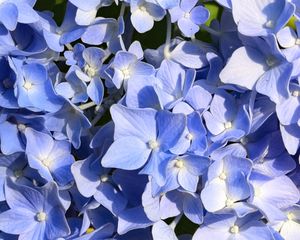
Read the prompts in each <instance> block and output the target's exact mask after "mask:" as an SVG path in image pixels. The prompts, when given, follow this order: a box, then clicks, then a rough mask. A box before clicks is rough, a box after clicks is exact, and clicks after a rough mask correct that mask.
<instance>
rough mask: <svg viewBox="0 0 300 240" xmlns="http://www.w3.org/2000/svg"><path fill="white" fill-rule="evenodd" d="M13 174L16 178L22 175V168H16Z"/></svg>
mask: <svg viewBox="0 0 300 240" xmlns="http://www.w3.org/2000/svg"><path fill="white" fill-rule="evenodd" d="M14 175H15V177H16V178H20V177H22V176H23V171H22V170H16V171H14Z"/></svg>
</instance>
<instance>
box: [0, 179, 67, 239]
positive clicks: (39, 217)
mask: <svg viewBox="0 0 300 240" xmlns="http://www.w3.org/2000/svg"><path fill="white" fill-rule="evenodd" d="M5 197H6V201H7V204H8V205H9V207H10V209H9V210H8V211H5V212H3V213H1V214H0V229H1V231H3V232H6V233H10V234H19V235H20V237H21V238H24V239H36V240H38V239H47V240H48V239H49V240H50V239H55V238H59V237H63V236H66V235H68V234H69V232H70V229H69V226H68V224H67V221H66V218H65V211H64V209H63V207H62V205H61V202H60V199H59V196H58V192H57V186H56V185H55V184H54V183H53V182H51V183H48V184H47V185H45V186H44V187H42V188H38V189H34V188H31V187H27V186H19V185H16V184H13V183H12V182H11V181H9V180H8V181H7V185H6V188H5ZM12 222H13V223H14V224H11V223H12Z"/></svg>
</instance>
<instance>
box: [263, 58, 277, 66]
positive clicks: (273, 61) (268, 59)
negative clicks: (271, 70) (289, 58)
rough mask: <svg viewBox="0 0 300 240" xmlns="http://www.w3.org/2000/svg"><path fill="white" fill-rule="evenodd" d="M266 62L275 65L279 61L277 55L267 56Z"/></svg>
mask: <svg viewBox="0 0 300 240" xmlns="http://www.w3.org/2000/svg"><path fill="white" fill-rule="evenodd" d="M266 63H267V65H268V66H269V67H273V66H275V65H276V64H277V63H278V61H277V58H276V57H274V56H270V57H268V58H267V60H266Z"/></svg>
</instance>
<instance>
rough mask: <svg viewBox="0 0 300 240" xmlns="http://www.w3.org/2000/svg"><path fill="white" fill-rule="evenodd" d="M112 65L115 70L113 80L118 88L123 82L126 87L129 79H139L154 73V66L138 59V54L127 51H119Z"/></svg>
mask: <svg viewBox="0 0 300 240" xmlns="http://www.w3.org/2000/svg"><path fill="white" fill-rule="evenodd" d="M111 67H112V68H113V70H114V74H113V76H112V81H113V83H114V85H115V86H116V87H117V88H118V89H119V88H120V87H121V86H122V84H123V83H124V87H125V89H126V88H127V84H128V83H127V82H128V81H135V80H136V81H137V80H138V79H137V78H138V77H141V76H149V75H153V74H154V68H153V67H152V66H151V65H150V64H148V63H144V62H142V61H140V60H138V58H137V56H136V55H134V54H132V53H129V52H125V51H119V52H117V54H116V56H115V58H114V61H113V62H112V64H111Z"/></svg>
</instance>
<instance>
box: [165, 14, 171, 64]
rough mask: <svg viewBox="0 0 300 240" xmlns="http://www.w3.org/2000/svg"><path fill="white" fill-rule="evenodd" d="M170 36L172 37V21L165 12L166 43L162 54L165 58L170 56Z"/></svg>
mask: <svg viewBox="0 0 300 240" xmlns="http://www.w3.org/2000/svg"><path fill="white" fill-rule="evenodd" d="M171 37H172V23H171V18H170V15H169V14H167V34H166V43H165V48H164V56H165V58H166V59H169V58H170V55H171V53H170V45H171Z"/></svg>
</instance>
